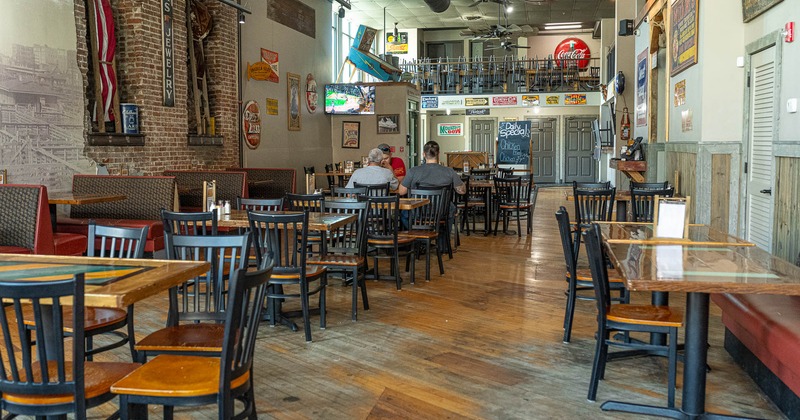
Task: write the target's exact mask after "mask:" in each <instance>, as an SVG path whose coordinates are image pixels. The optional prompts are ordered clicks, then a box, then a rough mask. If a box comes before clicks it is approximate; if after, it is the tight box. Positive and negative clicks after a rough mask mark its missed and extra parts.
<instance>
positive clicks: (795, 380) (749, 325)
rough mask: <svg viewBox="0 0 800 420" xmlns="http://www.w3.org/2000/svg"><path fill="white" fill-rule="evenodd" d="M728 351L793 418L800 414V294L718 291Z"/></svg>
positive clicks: (715, 301) (715, 300)
mask: <svg viewBox="0 0 800 420" xmlns="http://www.w3.org/2000/svg"><path fill="white" fill-rule="evenodd" d="M712 300H713V301H714V303H716V304H717V305H718V306H719V307H720V308H722V323H723V324H724V325H725V349H726V350H727V351H728V353H730V354H731V356H733V358H734V359H735V360H736V361H737V363H739V365H741V366H742V368H743V369H744V370H745V371H746V372H747V373H748V374H749V375H750V376H751V377H752V378H753V380H754V381H755V382H756V383H757V384H758V385H759V386H760V387H761V389H762V390H763V391H764V393H765V394H767V395H768V396H769V397H770V399H771V400H772V401H773V402H774V403H775V405H777V406H778V407H779V408H780V409H781V411H783V412H784V414H786V415H787V416H788V417H789V418H798V417H800V397H799V396H800V296H784V295H755V294H747V295H736V294H721V295H713V296H712Z"/></svg>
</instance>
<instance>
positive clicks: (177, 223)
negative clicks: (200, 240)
mask: <svg viewBox="0 0 800 420" xmlns="http://www.w3.org/2000/svg"><path fill="white" fill-rule="evenodd" d="M218 211H219V210H217V209H214V210H212V211H203V212H196V213H183V212H175V211H167V210H164V209H161V221H162V223H163V224H164V236H165V240H166V235H167V234H173V235H200V236H206V235H216V234H217V212H218ZM208 223H211V226H208Z"/></svg>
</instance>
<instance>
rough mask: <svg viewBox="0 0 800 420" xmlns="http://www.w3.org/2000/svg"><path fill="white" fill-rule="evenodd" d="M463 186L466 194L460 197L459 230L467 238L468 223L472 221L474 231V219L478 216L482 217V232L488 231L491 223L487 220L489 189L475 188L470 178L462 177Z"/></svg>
mask: <svg viewBox="0 0 800 420" xmlns="http://www.w3.org/2000/svg"><path fill="white" fill-rule="evenodd" d="M464 178H465V179H463V181H464V184H465V186H466V189H467V193H466V194H464V195H463V196H462V200H461V201H462V203H463V210H464V211H463V213H462V215H461V228H462V229H464V230H465V232H466V234H467V236H469V235H470V228H469V221H470V219H472V230H475V217H476V216H477V215H479V214H482V215H483V216H484V220H483V223H484V230H486V231H489V229H490V226H491V222H490V221H489V219H488V216H489V205H490V203H491V199H490V197H491V190H492V189H491V188H489V187H476V186H475V185H474V183H472V180H473V179H474V178H473V177H471V176H467V177H464Z"/></svg>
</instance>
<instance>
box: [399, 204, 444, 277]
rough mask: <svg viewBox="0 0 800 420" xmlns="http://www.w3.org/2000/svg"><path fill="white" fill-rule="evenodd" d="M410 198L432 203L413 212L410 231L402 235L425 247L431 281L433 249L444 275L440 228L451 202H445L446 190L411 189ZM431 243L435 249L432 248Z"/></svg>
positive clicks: (410, 219) (409, 225)
mask: <svg viewBox="0 0 800 420" xmlns="http://www.w3.org/2000/svg"><path fill="white" fill-rule="evenodd" d="M408 197H409V198H418V199H425V200H429V201H430V203H428V204H426V205H424V206H422V207H417V208H415V209H413V210H411V213H410V215H409V218H408V227H409V230H408V231H406V232H403V233H402V235H405V236H410V237H412V238H414V239H416V240H417V242H420V243H422V244H423V245H424V247H425V280H430V279H431V252H432V251H433V249H435V250H436V258H437V259H438V261H439V274H440V275H444V263H443V262H442V247H441V246H440V244H439V238H440V236H439V226H440V222H441V220H442V212H444V211H445V208H446V207H445V206H447V208H448V209H449V206H450V202H449V201H445V198H446V193H445V189H444V188H441V189H438V190H434V189H411V190H409V191H408ZM431 243H433V245H434V246H435V248H431Z"/></svg>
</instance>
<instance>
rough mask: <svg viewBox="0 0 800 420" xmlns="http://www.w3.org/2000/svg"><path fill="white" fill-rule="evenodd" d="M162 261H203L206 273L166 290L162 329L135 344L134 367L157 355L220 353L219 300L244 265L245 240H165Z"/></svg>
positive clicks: (233, 237) (222, 305)
mask: <svg viewBox="0 0 800 420" xmlns="http://www.w3.org/2000/svg"><path fill="white" fill-rule="evenodd" d="M165 242H166V243H165V248H166V251H167V259H170V260H180V261H207V262H209V263H210V267H209V269H208V271H207V272H206V273H204V274H203V275H200V276H197V277H195V278H193V279H190V280H188V281H186V282H184V283H182V284H181V285H179V286H177V287H173V288H171V289H170V290H169V312H168V316H167V324H166V327H164V328H162V329H160V330H157V331H154V332H152V333H150V334H149V335H147V336H146V337H144V338H143V339H141V340H139V342H137V343H136V346H135V349H136V354H137V357H138V360H139V361H140V362H145V361H147V358H148V357H150V356H153V355H157V354H162V353H173V354H199V355H218V354H219V353H220V352H221V351H222V339H223V332H224V331H223V327H222V321H223V320H224V319H225V313H224V311H225V296H226V295H227V294H228V286H229V280H230V279H231V278H233V274H234V272H235V271H236V270H244V269H245V268H246V267H247V265H248V255H249V249H250V234H249V233H247V234H244V235H217V236H210V235H209V236H201V235H196V236H188V235H175V234H173V233H169V234H167V235H166V236H165Z"/></svg>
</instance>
